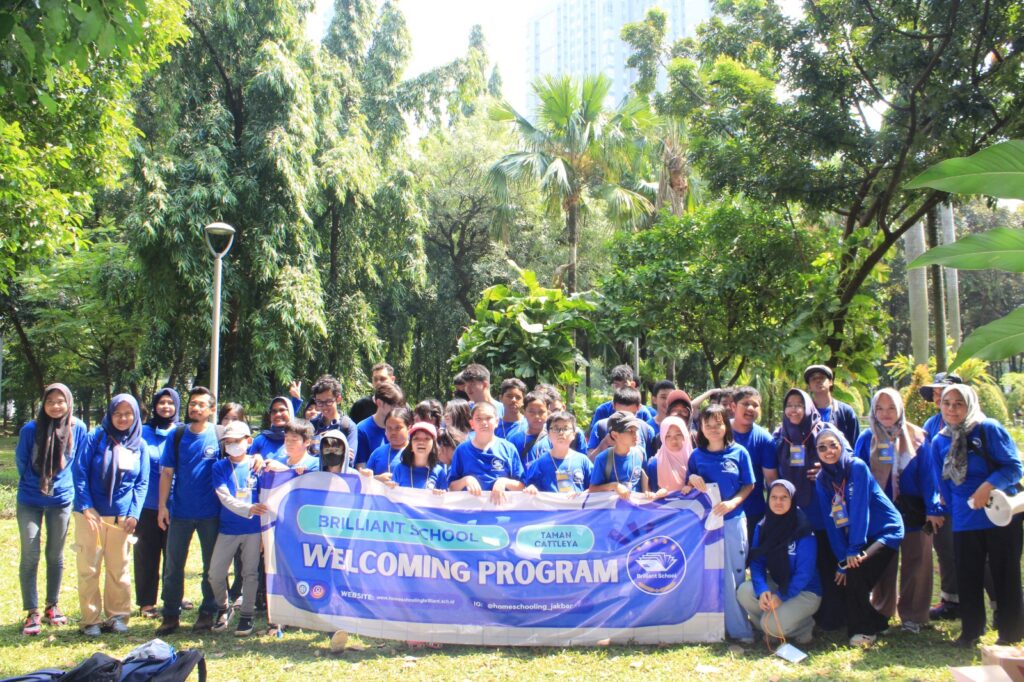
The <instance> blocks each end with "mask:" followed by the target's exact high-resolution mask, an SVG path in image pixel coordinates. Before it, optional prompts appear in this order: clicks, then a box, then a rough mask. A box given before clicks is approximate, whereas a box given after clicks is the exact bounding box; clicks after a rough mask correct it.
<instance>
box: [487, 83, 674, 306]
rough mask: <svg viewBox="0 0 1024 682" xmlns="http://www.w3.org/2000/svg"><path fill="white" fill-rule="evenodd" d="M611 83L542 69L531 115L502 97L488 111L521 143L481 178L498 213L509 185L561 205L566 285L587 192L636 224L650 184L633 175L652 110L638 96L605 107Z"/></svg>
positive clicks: (506, 202)
mask: <svg viewBox="0 0 1024 682" xmlns="http://www.w3.org/2000/svg"><path fill="white" fill-rule="evenodd" d="M610 87H611V81H609V80H608V79H607V78H606V77H604V76H603V75H601V76H591V77H587V78H585V79H584V80H583V81H582V82H580V81H576V80H574V79H572V78H570V77H568V76H563V77H554V76H546V77H543V78H541V79H539V80H538V81H537V82H536V83H534V84H533V90H534V93H535V94H536V95H537V97H538V99H539V100H540V106H539V108H538V111H537V123H536V124H534V123H533V122H531V121H530V120H529V119H528V118H527V117H525V116H523V115H522V114H520V113H518V112H517V111H516V110H515V109H514V108H513V107H512V105H511V104H509V103H508V102H502V103H500V104H498V105H496V106H494V107H492V108H491V117H492V118H493V119H494V120H496V121H501V122H503V123H508V124H510V125H512V126H513V127H514V128H515V130H516V133H517V135H518V136H519V139H520V142H521V143H522V149H521V151H515V152H512V153H509V154H506V155H505V156H503V157H502V158H501V159H499V160H498V161H497V162H496V163H495V164H494V165H493V166H492V167H491V170H490V173H489V174H488V179H489V182H490V184H491V187H492V190H493V191H494V194H495V196H496V197H497V198H498V201H499V202H500V203H501V204H502V206H503V208H504V209H505V210H504V211H503V215H504V216H506V217H507V216H508V215H510V214H511V210H512V209H511V206H512V198H513V196H514V190H515V189H516V188H522V187H524V186H535V187H539V188H540V191H541V194H542V195H543V196H544V198H545V200H546V201H547V204H548V210H549V211H550V212H551V213H552V214H555V213H559V212H560V213H561V214H562V216H563V218H564V221H565V237H566V242H567V243H568V244H569V262H568V264H567V270H568V272H567V277H566V281H567V289H568V291H569V292H570V293H573V292H575V291H576V288H577V269H578V264H577V250H578V246H579V223H580V217H581V215H585V213H586V211H587V210H588V207H589V203H590V202H591V200H592V199H595V198H600V199H601V200H602V201H603V202H604V204H605V206H606V207H607V210H608V213H609V215H610V216H611V217H612V219H613V220H614V221H616V222H618V223H620V224H628V225H636V224H639V222H640V221H641V220H643V219H644V218H645V217H646V216H647V215H648V214H649V213H650V212H651V209H652V203H651V201H650V197H649V196H648V194H649V191H648V188H646V187H645V186H644V185H643V183H641V182H639V181H638V179H637V176H636V171H637V163H638V149H641V148H642V147H643V142H644V140H643V133H644V131H645V130H647V129H649V128H650V126H651V125H652V124H653V122H654V117H653V115H652V114H651V112H650V110H649V109H648V108H647V105H646V103H644V102H643V101H642V100H639V99H634V100H630V101H627V102H624V103H623V104H622V105H621V106H619V107H618V108H617V109H615V110H614V111H610V112H609V111H607V110H606V109H605V107H604V100H605V97H606V95H607V94H608V90H609V88H610Z"/></svg>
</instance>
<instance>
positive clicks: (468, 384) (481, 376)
mask: <svg viewBox="0 0 1024 682" xmlns="http://www.w3.org/2000/svg"><path fill="white" fill-rule="evenodd" d="M459 374H460V375H461V376H462V381H463V382H465V383H464V386H465V389H466V395H467V396H469V402H470V405H473V406H475V405H476V404H477V403H490V404H491V405H493V406H494V411H495V413H496V414H497V415H498V419H501V418H502V417H504V415H505V406H504V405H502V404H501V403H500V402H498V401H497V400H495V399H494V398H492V397H491V373H490V371H488V369H487V368H486V367H484V366H483V365H479V364H477V363H475V362H474V363H473V364H472V365H468V366H467V367H466V369H464V370H462V371H461V372H459Z"/></svg>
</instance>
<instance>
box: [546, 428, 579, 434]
mask: <svg viewBox="0 0 1024 682" xmlns="http://www.w3.org/2000/svg"><path fill="white" fill-rule="evenodd" d="M573 430H574V429H573V428H572V427H571V426H556V427H555V428H553V429H550V431H551V433H559V434H562V435H565V434H567V433H572V432H573Z"/></svg>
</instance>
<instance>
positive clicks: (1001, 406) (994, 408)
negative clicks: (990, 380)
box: [974, 384, 1010, 425]
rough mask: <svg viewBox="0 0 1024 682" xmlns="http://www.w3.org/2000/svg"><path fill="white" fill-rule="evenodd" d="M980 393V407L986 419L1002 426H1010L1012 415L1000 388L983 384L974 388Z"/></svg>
mask: <svg viewBox="0 0 1024 682" xmlns="http://www.w3.org/2000/svg"><path fill="white" fill-rule="evenodd" d="M974 390H976V391H977V392H978V405H979V406H980V407H981V411H982V412H984V413H985V416H986V417H991V418H992V419H995V420H996V421H997V422H999V423H1000V424H1004V425H1005V424H1009V423H1010V415H1009V413H1008V412H1007V411H1006V399H1005V398H1004V397H1003V392H1002V391H1000V390H999V387H998V386H995V385H993V384H981V385H978V386H975V387H974Z"/></svg>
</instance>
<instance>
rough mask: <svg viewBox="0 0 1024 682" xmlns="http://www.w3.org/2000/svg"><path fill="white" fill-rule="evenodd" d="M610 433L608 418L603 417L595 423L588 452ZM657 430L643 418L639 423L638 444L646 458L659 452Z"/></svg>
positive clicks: (588, 444)
mask: <svg viewBox="0 0 1024 682" xmlns="http://www.w3.org/2000/svg"><path fill="white" fill-rule="evenodd" d="M607 435H608V419H607V418H606V419H602V420H601V421H599V422H597V423H596V424H594V428H593V429H591V431H590V441H589V442H588V443H587V452H593V451H594V450H595V449H596V448H597V446H598V445H600V444H601V441H602V440H604V437H605V436H607ZM657 436H658V434H657V432H655V430H654V429H653V428H652V427H651V425H650V424H648V423H647V422H645V421H643V420H641V421H640V423H639V424H637V434H636V444H637V446H638V447H639V448H640V449H641V450H643V452H644V458H645V459H647V458H650V457H654V455H655V454H656V453H657V452H658V448H657V447H656V439H657Z"/></svg>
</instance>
